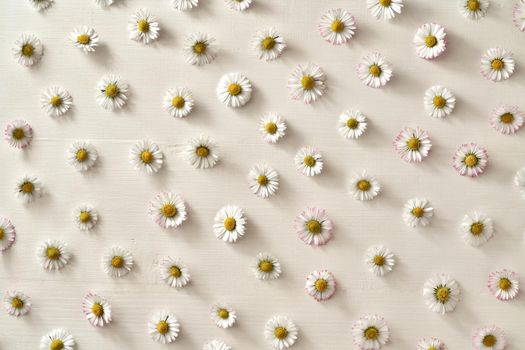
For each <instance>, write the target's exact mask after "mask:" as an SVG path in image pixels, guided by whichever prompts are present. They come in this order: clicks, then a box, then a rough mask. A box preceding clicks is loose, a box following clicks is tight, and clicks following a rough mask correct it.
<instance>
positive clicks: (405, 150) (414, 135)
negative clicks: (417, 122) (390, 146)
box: [394, 127, 432, 163]
mask: <svg viewBox="0 0 525 350" xmlns="http://www.w3.org/2000/svg"><path fill="white" fill-rule="evenodd" d="M394 148H395V149H396V151H397V153H398V154H399V155H400V156H401V158H402V159H403V160H404V161H406V162H409V163H413V162H415V163H420V162H421V161H423V159H425V158H426V157H427V156H428V152H430V149H431V148H432V141H430V138H429V137H428V132H426V131H425V130H422V129H420V128H419V127H417V128H415V129H413V128H404V129H403V130H401V131H400V132H399V133H398V134H397V136H396V137H395V139H394Z"/></svg>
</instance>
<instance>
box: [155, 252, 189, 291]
mask: <svg viewBox="0 0 525 350" xmlns="http://www.w3.org/2000/svg"><path fill="white" fill-rule="evenodd" d="M159 271H160V278H162V280H163V281H164V282H165V283H166V284H167V285H168V286H170V287H173V288H182V287H184V286H185V285H187V284H188V283H189V282H190V278H191V276H190V271H189V269H188V267H187V266H186V265H185V264H184V263H183V262H182V260H179V259H173V258H170V257H167V258H165V259H162V260H161V261H160V262H159Z"/></svg>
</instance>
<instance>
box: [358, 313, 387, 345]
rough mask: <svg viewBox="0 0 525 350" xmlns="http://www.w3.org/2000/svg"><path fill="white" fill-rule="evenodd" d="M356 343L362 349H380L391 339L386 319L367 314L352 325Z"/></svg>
mask: <svg viewBox="0 0 525 350" xmlns="http://www.w3.org/2000/svg"><path fill="white" fill-rule="evenodd" d="M352 337H353V338H354V344H355V345H356V346H357V347H358V348H359V349H362V350H379V349H381V348H382V347H383V345H385V344H386V343H388V341H389V340H390V329H389V328H388V325H387V324H386V322H385V319H384V318H383V317H381V316H378V315H370V314H367V315H365V316H363V317H361V318H360V319H359V320H357V321H356V322H355V323H354V325H353V326H352Z"/></svg>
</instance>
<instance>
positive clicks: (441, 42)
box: [412, 23, 447, 60]
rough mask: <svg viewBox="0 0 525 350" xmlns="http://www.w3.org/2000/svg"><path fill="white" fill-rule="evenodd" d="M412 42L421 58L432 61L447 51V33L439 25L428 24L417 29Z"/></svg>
mask: <svg viewBox="0 0 525 350" xmlns="http://www.w3.org/2000/svg"><path fill="white" fill-rule="evenodd" d="M412 42H413V43H414V45H415V46H416V53H417V55H418V56H419V57H421V58H424V59H427V60H431V59H434V58H436V57H438V56H440V55H441V54H442V53H443V52H445V50H446V49H447V33H446V32H445V28H443V27H442V26H440V25H439V24H436V23H426V24H423V25H422V26H421V27H419V28H418V29H417V32H416V34H415V35H414V39H413V40H412Z"/></svg>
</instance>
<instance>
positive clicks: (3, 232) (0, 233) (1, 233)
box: [0, 227, 5, 241]
mask: <svg viewBox="0 0 525 350" xmlns="http://www.w3.org/2000/svg"><path fill="white" fill-rule="evenodd" d="M4 235H5V230H4V229H3V228H1V227H0V241H1V240H2V239H4Z"/></svg>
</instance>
